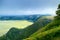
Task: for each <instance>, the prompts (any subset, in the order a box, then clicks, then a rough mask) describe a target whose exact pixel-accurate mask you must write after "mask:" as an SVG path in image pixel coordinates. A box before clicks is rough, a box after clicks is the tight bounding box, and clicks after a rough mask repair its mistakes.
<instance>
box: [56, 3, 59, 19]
mask: <svg viewBox="0 0 60 40" xmlns="http://www.w3.org/2000/svg"><path fill="white" fill-rule="evenodd" d="M56 14H57V16H55V19H60V4H59V5H58V8H57V11H56Z"/></svg>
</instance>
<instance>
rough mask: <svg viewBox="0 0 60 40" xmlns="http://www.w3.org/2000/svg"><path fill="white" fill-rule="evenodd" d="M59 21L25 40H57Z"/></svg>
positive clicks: (58, 36) (59, 32)
mask: <svg viewBox="0 0 60 40" xmlns="http://www.w3.org/2000/svg"><path fill="white" fill-rule="evenodd" d="M59 39H60V20H55V21H53V22H51V23H50V24H48V25H47V26H45V27H43V28H42V29H40V30H38V31H37V32H36V33H34V34H32V35H31V36H30V37H29V38H27V39H25V40H59Z"/></svg>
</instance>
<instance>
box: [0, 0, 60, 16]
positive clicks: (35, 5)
mask: <svg viewBox="0 0 60 40" xmlns="http://www.w3.org/2000/svg"><path fill="white" fill-rule="evenodd" d="M59 3H60V1H59V0H0V15H33V14H51V15H56V14H55V11H56V9H57V6H58V4H59Z"/></svg>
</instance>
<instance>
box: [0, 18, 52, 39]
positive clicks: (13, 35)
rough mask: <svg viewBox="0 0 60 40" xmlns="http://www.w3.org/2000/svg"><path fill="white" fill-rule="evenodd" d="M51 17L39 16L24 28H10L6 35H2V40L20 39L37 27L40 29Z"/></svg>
mask: <svg viewBox="0 0 60 40" xmlns="http://www.w3.org/2000/svg"><path fill="white" fill-rule="evenodd" d="M51 21H52V19H48V18H39V20H37V21H36V22H35V23H34V24H33V25H30V26H28V27H26V28H25V29H16V28H11V29H10V30H9V31H8V32H7V33H6V35H4V36H3V37H2V38H3V39H2V38H1V39H2V40H22V39H25V38H27V37H29V36H30V35H31V34H33V33H34V32H36V31H37V30H38V29H41V28H42V27H44V26H45V25H47V24H48V23H50V22H51Z"/></svg>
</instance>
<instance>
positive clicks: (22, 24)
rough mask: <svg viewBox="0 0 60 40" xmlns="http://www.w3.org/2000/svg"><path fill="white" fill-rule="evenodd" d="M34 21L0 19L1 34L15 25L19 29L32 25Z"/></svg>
mask: <svg viewBox="0 0 60 40" xmlns="http://www.w3.org/2000/svg"><path fill="white" fill-rule="evenodd" d="M32 24H33V23H32V22H29V21H27V20H15V21H14V20H7V21H0V36H1V35H3V34H5V33H6V32H7V31H8V30H9V29H10V28H12V27H15V28H19V29H24V28H26V27H27V26H29V25H32Z"/></svg>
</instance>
